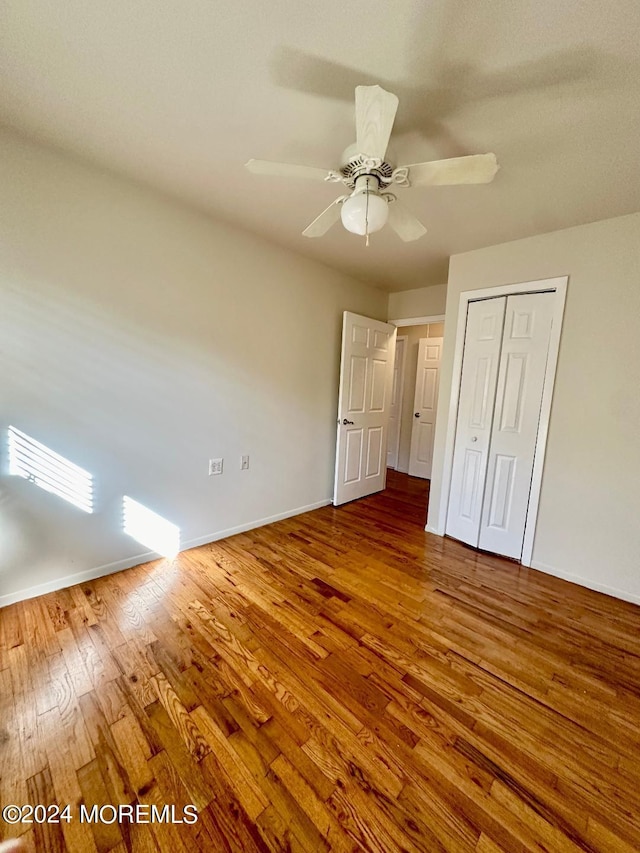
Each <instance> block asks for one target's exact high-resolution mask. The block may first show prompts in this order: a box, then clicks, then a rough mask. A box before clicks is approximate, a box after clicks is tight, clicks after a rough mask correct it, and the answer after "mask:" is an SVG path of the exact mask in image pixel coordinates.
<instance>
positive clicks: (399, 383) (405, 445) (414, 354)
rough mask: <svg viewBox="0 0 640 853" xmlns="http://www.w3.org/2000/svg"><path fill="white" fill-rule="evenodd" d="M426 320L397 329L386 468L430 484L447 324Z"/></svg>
mask: <svg viewBox="0 0 640 853" xmlns="http://www.w3.org/2000/svg"><path fill="white" fill-rule="evenodd" d="M424 319H425V320H431V322H425V323H417V324H415V325H406V326H405V325H403V326H401V327H400V328H399V329H398V338H397V346H396V362H395V366H394V375H393V388H392V395H391V405H392V409H391V413H390V429H389V444H388V448H387V467H388V468H389V469H392V470H394V471H397V472H399V473H402V474H410V475H411V476H413V477H419V478H420V479H423V480H429V479H430V477H431V460H432V458H433V437H434V431H435V417H436V412H437V402H438V385H439V367H440V357H441V354H442V343H443V338H444V322H443V320H442V318H439V317H436V318H433V319H432V318H424ZM398 325H399V323H398Z"/></svg>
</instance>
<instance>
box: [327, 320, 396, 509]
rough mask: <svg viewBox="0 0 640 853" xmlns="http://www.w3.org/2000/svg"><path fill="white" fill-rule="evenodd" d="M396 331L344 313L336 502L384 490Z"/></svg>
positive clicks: (337, 504)
mask: <svg viewBox="0 0 640 853" xmlns="http://www.w3.org/2000/svg"><path fill="white" fill-rule="evenodd" d="M396 331H397V330H396V327H395V326H392V325H391V324H390V323H382V322H380V321H379V320H372V319H370V318H369V317H361V316H360V315H358V314H352V313H351V312H350V311H345V312H344V317H343V323H342V361H341V364H340V389H339V393H338V442H337V449H336V476H335V486H334V492H333V503H334V504H335V506H339V505H340V504H343V503H346V501H352V500H354V499H355V498H361V497H363V496H364V495H370V494H372V493H373V492H379V491H380V490H381V489H384V486H385V482H386V476H387V465H386V462H387V430H388V425H389V409H390V405H391V385H392V381H393V363H394V356H395V345H396Z"/></svg>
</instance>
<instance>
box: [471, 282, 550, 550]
mask: <svg viewBox="0 0 640 853" xmlns="http://www.w3.org/2000/svg"><path fill="white" fill-rule="evenodd" d="M553 304H554V294H553V293H525V294H522V295H518V296H509V297H507V305H506V313H505V322H504V334H503V336H502V349H501V355H500V368H499V371H498V387H497V393H496V401H495V410H494V416H493V428H492V431H491V442H490V449H489V462H488V466H487V475H486V486H485V490H484V492H485V494H484V502H483V509H482V520H481V524H480V538H479V542H478V545H479V547H480V548H482V549H483V550H486V551H493V552H494V553H496V554H502V555H504V556H506V557H514V558H516V559H518V560H519V559H520V557H521V556H522V542H523V539H524V527H525V522H526V518H527V506H528V503H529V492H530V490H531V475H532V472H533V458H534V453H535V446H536V438H537V434H538V424H539V420H540V406H541V404H542V391H543V387H544V376H545V370H546V365H547V353H548V350H549V337H550V334H551V319H552V314H553Z"/></svg>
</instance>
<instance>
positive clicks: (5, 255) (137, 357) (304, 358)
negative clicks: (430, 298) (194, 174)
mask: <svg viewBox="0 0 640 853" xmlns="http://www.w3.org/2000/svg"><path fill="white" fill-rule="evenodd" d="M0 149H1V150H0V170H1V172H0V173H1V180H2V193H1V194H0V244H1V245H2V256H1V260H0V305H1V306H2V307H1V310H0V368H1V372H0V441H1V442H2V445H1V450H2V454H1V455H2V468H1V471H2V474H1V476H0V542H1V543H2V546H1V549H0V603H8V601H9V600H12V599H13V598H19V597H21V596H20V594H19V592H20V590H27V589H28V588H31V587H34V586H37V585H47V584H48V585H49V586H50V587H51V588H55V587H56V586H59V585H61V584H63V583H64V584H66V583H71V582H72V581H73V580H74V578H70V577H68V576H72V575H74V574H76V573H83V572H90V571H92V570H96V569H98V568H99V567H104V568H103V569H101V571H108V570H109V569H113V568H115V567H118V566H125V565H133V564H135V563H136V562H139V561H140V560H141V559H142V558H143V556H144V554H145V552H146V551H147V550H148V549H147V548H145V547H143V546H141V545H139V544H137V543H136V542H135V541H133V540H132V539H130V538H129V537H128V536H126V535H124V533H122V532H121V501H122V496H123V495H124V494H127V495H130V496H131V497H133V498H135V499H136V500H139V501H141V502H142V503H144V504H145V505H147V506H149V507H150V508H151V509H153V510H155V511H156V512H158V513H160V514H161V515H162V516H164V517H166V518H167V519H169V520H170V521H172V522H174V523H176V524H177V525H179V526H180V528H181V530H182V539H183V542H184V541H187V542H193V541H194V540H209V539H213V538H214V537H216V536H217V535H219V534H220V533H221V532H222V531H226V530H228V529H230V528H235V527H238V526H244V525H251V524H253V523H254V522H257V521H259V520H261V519H265V518H269V517H271V516H274V515H279V514H286V513H294V512H296V511H297V510H298V509H300V508H304V507H307V506H310V505H311V506H313V505H315V504H318V503H321V502H324V503H326V502H328V500H329V497H330V494H331V483H332V476H333V460H334V443H335V431H336V427H335V418H336V405H337V387H338V367H339V354H340V330H341V321H342V311H343V310H345V309H347V310H350V311H355V312H358V313H361V314H367V315H370V316H372V317H376V318H378V319H385V318H386V309H387V294H386V293H382V292H381V291H378V290H375V289H373V288H368V287H366V286H364V285H361V284H359V283H356V282H354V281H353V280H351V279H349V278H347V277H345V276H342V275H340V274H338V273H335V272H333V271H331V270H329V269H328V268H325V267H323V266H321V265H319V264H316V263H314V262H312V261H309V260H306V259H302V258H299V257H297V256H294V255H292V254H290V253H288V252H285V251H283V250H280V249H278V248H275V247H273V246H271V245H269V244H267V243H266V242H263V241H261V240H258V239H257V238H254V237H252V236H250V235H248V234H246V233H243V232H240V231H238V230H234V229H232V228H230V227H226V226H224V225H222V224H219V223H216V222H214V221H212V220H211V219H209V218H207V217H205V216H203V215H200V214H198V213H196V212H193V211H191V210H189V209H187V208H185V207H182V206H180V205H179V204H177V203H174V202H172V201H170V200H167V199H165V198H163V197H161V196H159V195H156V194H154V193H153V192H151V191H149V190H146V189H144V188H141V187H139V186H137V185H134V184H132V183H128V182H126V181H124V180H120V179H119V178H116V177H113V176H111V175H109V174H105V173H102V172H100V171H97V170H94V169H92V168H90V167H86V166H83V165H81V164H79V163H76V162H73V161H72V160H69V159H66V158H65V157H63V156H61V155H59V154H57V153H54V152H53V151H48V150H46V149H44V148H40V147H37V146H34V145H31V144H28V143H27V142H25V141H24V140H21V139H20V138H18V137H13V136H11V135H8V134H5V135H2V136H1V137H0ZM9 424H13V425H14V426H16V427H18V428H19V429H21V430H23V431H25V432H27V433H29V434H30V435H32V436H34V437H35V438H37V439H38V440H40V441H41V442H43V443H45V444H46V445H48V446H49V447H51V448H53V449H54V450H55V451H57V452H59V453H61V454H63V455H64V456H66V457H68V458H69V459H70V460H72V461H73V462H75V463H77V464H79V465H81V466H82V467H84V468H86V469H87V470H89V471H90V472H92V474H93V475H94V477H95V484H96V512H95V513H94V514H93V515H86V514H85V513H83V512H81V511H79V510H77V509H75V508H74V507H73V506H71V505H69V504H67V503H65V502H64V501H62V500H60V499H59V498H57V497H55V496H53V495H51V494H47V493H45V492H43V491H41V490H40V489H39V488H38V487H36V486H35V485H33V484H31V483H29V482H27V481H26V480H23V479H20V478H18V477H9V476H8V475H7V460H6V453H5V448H4V445H5V439H4V437H3V436H5V435H6V428H7V426H8V425H9ZM241 454H250V457H251V461H250V466H251V467H250V470H249V471H240V470H239V459H240V455H241ZM214 456H223V457H224V459H225V469H224V474H223V475H222V476H220V477H209V476H208V475H207V462H208V459H209V457H214ZM80 577H81V575H80V576H78V577H76V578H75V580H78V579H79V578H80ZM61 579H66V580H64V581H62V580H61Z"/></svg>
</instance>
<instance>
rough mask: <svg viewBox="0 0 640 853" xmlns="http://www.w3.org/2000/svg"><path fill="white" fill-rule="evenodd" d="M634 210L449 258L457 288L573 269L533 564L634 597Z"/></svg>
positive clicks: (639, 380) (444, 396)
mask: <svg viewBox="0 0 640 853" xmlns="http://www.w3.org/2000/svg"><path fill="white" fill-rule="evenodd" d="M639 247H640V214H633V215H630V216H623V217H619V218H616V219H609V220H605V221H603V222H595V223H592V224H589V225H583V226H579V227H576V228H569V229H567V230H564V231H556V232H553V233H550V234H542V235H540V236H537V237H531V238H529V239H526V240H517V241H515V242H512V243H506V244H503V245H500V246H493V247H491V248H487V249H479V250H477V251H474V252H468V253H465V254H462V255H455V256H453V257H452V258H451V261H450V266H449V285H448V291H447V310H446V320H445V325H446V328H447V329H455V328H456V325H457V318H458V303H459V296H460V293H461V292H462V291H465V290H474V289H478V288H485V287H491V286H494V285H504V284H509V283H512V282H522V281H531V280H534V279H543V278H551V277H554V276H561V275H568V276H569V286H568V293H567V303H566V309H565V318H564V325H563V330H562V338H561V342H560V353H559V362H558V370H557V377H556V385H555V393H554V399H553V406H552V411H551V422H550V427H549V438H548V444H547V454H546V461H545V468H544V476H543V482H542V492H541V497H540V509H539V514H538V525H537V529H536V536H535V543H534V551H533V564H534V566H536V567H538V568H540V569H543V570H544V571H548V572H550V573H551V574H557V575H560V576H563V577H569V578H570V579H572V580H575V581H577V582H579V583H583V584H585V585H586V586H590V587H593V588H595V589H601V590H603V591H607V592H610V593H611V594H613V595H618V596H620V597H622V598H627V599H630V600H635V601H638V602H640V561H639V557H638V555H639V554H640V441H639V440H638V433H639V428H640V394H639V393H638V390H639V389H640V250H639ZM454 337H455V336H454V335H453V334H451V335H449V336H448V337H447V336H446V335H445V341H444V353H443V363H442V372H441V384H440V398H439V410H438V411H439V415H438V422H437V428H436V439H435V459H434V474H433V479H432V484H431V503H430V506H429V524H430V525H432V524H433V523H434V519H436V518H437V517H438V512H439V508H440V500H441V496H440V491H441V487H442V468H443V455H444V443H445V438H446V434H447V430H452V429H454V425H453V424H451V423H449V424H448V423H447V415H448V410H449V399H450V393H451V377H452V366H453V354H454V344H455V341H454Z"/></svg>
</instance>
